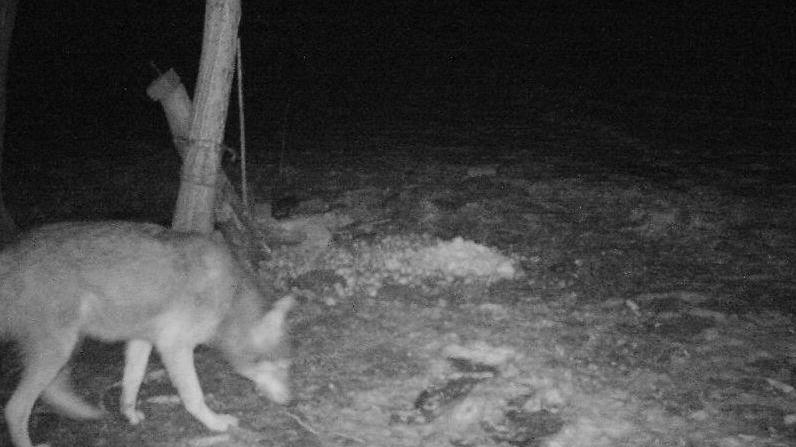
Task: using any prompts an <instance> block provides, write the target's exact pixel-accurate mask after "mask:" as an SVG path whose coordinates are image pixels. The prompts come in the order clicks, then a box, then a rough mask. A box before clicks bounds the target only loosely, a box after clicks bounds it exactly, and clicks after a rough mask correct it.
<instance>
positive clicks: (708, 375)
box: [0, 90, 796, 447]
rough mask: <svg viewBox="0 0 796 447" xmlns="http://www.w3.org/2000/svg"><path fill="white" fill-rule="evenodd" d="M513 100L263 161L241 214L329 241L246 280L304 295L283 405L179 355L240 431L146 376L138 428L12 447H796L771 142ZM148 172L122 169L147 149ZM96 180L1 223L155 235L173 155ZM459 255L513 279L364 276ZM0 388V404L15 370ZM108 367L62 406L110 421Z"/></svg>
mask: <svg viewBox="0 0 796 447" xmlns="http://www.w3.org/2000/svg"><path fill="white" fill-rule="evenodd" d="M524 94H525V97H524V98H523V99H522V101H520V103H518V104H514V105H512V104H507V105H506V109H505V111H504V112H502V113H467V114H463V115H462V116H461V119H458V120H451V119H446V120H436V119H434V117H433V116H432V117H426V116H414V117H412V118H411V119H402V120H395V121H391V120H384V119H380V120H375V122H373V123H368V122H363V123H359V124H358V125H357V126H355V127H354V126H351V127H346V126H329V127H328V128H324V129H323V131H318V132H316V133H315V134H314V135H312V136H307V137H302V138H299V137H292V139H291V140H290V142H289V145H288V148H287V151H288V152H287V153H286V154H285V157H284V159H283V161H282V162H281V163H279V162H278V160H276V158H278V157H271V158H268V157H263V158H264V161H263V162H262V163H259V164H258V163H253V166H250V169H251V172H250V178H251V179H252V183H253V189H254V195H255V197H256V198H257V200H258V203H259V204H260V207H259V208H258V209H259V210H260V212H263V213H266V212H267V206H266V205H263V203H265V202H266V201H268V202H272V203H271V209H272V210H273V212H274V213H275V214H280V215H284V216H287V217H286V220H285V221H290V220H291V219H305V221H304V222H306V221H307V219H310V220H311V219H316V220H314V221H313V222H315V227H314V228H321V229H324V230H325V231H326V233H323V234H321V235H320V236H319V237H318V238H319V239H318V240H320V241H321V242H323V243H322V244H318V245H316V246H314V247H313V248H312V250H310V251H307V250H304V251H300V250H297V249H296V247H295V246H291V245H289V244H285V245H278V246H275V247H274V256H273V258H272V260H271V261H269V262H265V263H263V265H261V266H260V267H261V272H262V274H263V278H264V279H265V280H267V281H271V282H272V283H273V284H275V285H276V287H277V288H278V289H279V290H280V293H281V291H285V290H286V289H287V288H292V289H293V290H294V292H296V293H297V294H298V295H299V296H300V297H301V305H300V306H299V308H298V309H297V310H295V311H294V312H293V313H292V315H291V317H290V319H291V335H292V337H293V340H294V347H295V363H294V371H293V387H294V389H295V393H296V399H295V402H294V403H293V404H291V405H289V406H286V407H281V406H278V405H274V404H271V403H268V402H267V401H265V400H264V399H262V398H259V397H257V396H256V395H255V394H254V393H253V387H252V386H251V385H250V384H249V383H247V382H246V381H245V380H244V379H242V378H239V377H235V376H234V375H233V374H232V372H231V370H230V369H229V368H228V367H227V366H226V365H224V364H223V362H222V361H221V360H220V359H219V358H218V357H217V356H216V354H215V353H213V352H212V351H209V350H200V352H199V355H198V356H197V357H198V360H197V363H198V371H199V375H200V377H201V380H202V384H203V386H204V390H205V393H206V395H207V400H208V402H209V405H210V406H211V407H212V408H214V409H217V410H220V411H225V412H230V413H233V414H235V415H237V416H238V417H240V419H241V421H242V422H241V427H240V428H239V429H236V430H233V431H231V432H228V433H221V434H216V433H210V432H208V431H206V430H205V429H204V428H203V427H202V426H201V425H200V424H199V423H198V422H197V421H195V420H193V419H192V418H191V417H190V416H188V415H187V413H186V412H185V410H184V409H183V408H182V407H181V406H180V405H179V401H178V399H177V398H176V397H175V394H174V390H173V388H171V385H170V384H169V382H168V380H167V379H166V378H165V377H164V376H163V374H162V367H160V366H159V364H158V363H157V362H156V361H153V362H152V363H151V364H150V376H149V378H148V381H147V382H146V383H145V385H144V386H143V389H142V392H141V408H142V409H143V411H145V413H146V414H147V419H146V421H145V422H144V423H142V424H141V425H139V426H136V427H131V426H129V425H127V424H126V423H125V422H124V421H123V419H122V418H121V417H118V416H114V417H111V418H109V419H107V420H103V421H99V422H96V421H95V422H74V421H70V420H68V419H64V418H61V417H59V416H57V415H53V414H51V413H48V412H47V411H46V408H44V407H41V408H39V409H37V411H36V412H35V414H34V417H33V418H32V433H33V436H34V441H38V442H44V441H45V440H46V441H48V442H50V444H51V445H52V446H73V445H96V446H141V445H147V446H166V445H169V446H254V445H273V446H451V445H452V446H522V447H534V446H550V447H553V446H561V447H574V446H584V447H586V446H717V447H718V446H721V447H734V446H788V445H794V444H796V390H794V387H795V386H796V333H795V332H794V331H795V330H796V325H794V312H795V311H796V280H794V278H795V277H796V276H795V275H794V273H796V266H795V264H794V256H795V255H796V224H794V216H796V183H794V179H796V177H795V176H794V173H796V165H794V164H793V163H794V158H796V157H793V150H794V147H793V143H794V141H796V138H794V136H796V135H794V129H796V126H794V122H793V119H785V118H782V119H777V118H771V117H768V118H761V117H758V116H755V115H754V114H735V113H731V112H729V111H727V110H724V109H722V108H721V105H720V104H707V103H704V102H700V100H699V98H683V97H671V96H667V95H663V94H655V93H650V92H637V93H635V94H634V95H628V96H627V98H623V99H616V100H614V101H611V102H608V101H596V100H595V101H591V100H588V99H583V98H580V99H577V98H572V97H568V96H564V95H561V94H558V93H555V92H551V91H543V90H540V91H527V92H525V93H524ZM406 115H408V116H411V113H407V114H406ZM388 123H389V124H388ZM265 140H266V139H264V140H263V141H265ZM279 141H280V139H279V138H278V137H274V138H273V141H272V142H271V143H269V144H270V147H271V150H272V151H278V150H279ZM95 144H97V145H110V146H114V147H117V148H121V147H125V148H130V147H133V148H135V147H137V145H138V144H141V145H144V146H146V145H149V143H136V142H135V141H133V140H131V139H125V140H123V141H116V140H111V141H102V142H97V143H95ZM150 146H152V145H150ZM155 146H157V145H155ZM250 147H252V146H251V145H250ZM155 149H156V150H153V149H151V147H150V148H149V149H147V148H143V149H141V150H139V151H138V152H137V153H139V154H158V152H157V151H161V150H162V151H164V152H167V151H170V149H169V148H168V147H167V145H166V144H163V145H161V146H160V147H156V148H155ZM271 153H272V154H273V153H274V152H271ZM112 157H113V155H108V156H107V159H106V158H102V157H101V156H98V157H95V158H92V159H90V160H88V159H86V158H80V159H76V160H73V161H71V162H69V161H60V162H58V163H55V162H51V163H50V164H49V165H48V164H46V163H44V164H42V165H40V166H44V167H39V168H37V169H39V170H38V171H36V172H38V173H39V176H40V177H39V180H41V179H42V178H43V179H45V180H46V179H50V183H58V182H61V183H70V182H73V183H74V184H76V185H77V184H80V185H82V186H80V187H75V188H71V189H69V190H68V191H66V190H64V189H58V191H59V192H58V194H55V193H54V191H55V190H56V188H54V187H51V186H46V184H47V183H48V182H47V181H41V182H40V183H37V184H35V185H34V184H32V183H30V184H25V183H20V186H18V192H19V191H22V192H24V193H25V195H26V197H28V198H32V201H30V202H24V201H22V200H20V199H14V195H13V193H10V194H8V195H9V196H10V197H9V201H10V202H11V205H12V207H15V209H17V210H18V215H19V216H20V218H19V220H21V221H22V222H23V223H36V222H41V221H44V220H58V219H59V218H76V217H79V218H89V217H93V218H98V217H131V216H132V217H137V216H144V215H145V217H146V218H149V219H155V220H158V219H162V218H163V217H166V218H167V216H168V203H169V200H170V199H169V197H170V196H169V194H171V192H172V191H174V190H175V188H176V178H177V174H176V172H177V171H176V170H173V171H172V170H171V169H172V168H173V167H175V166H177V163H176V161H175V160H174V159H173V157H174V156H173V154H171V153H168V154H167V155H164V156H163V157H162V158H164V159H167V160H166V161H161V158H158V156H157V155H152V156H150V155H142V156H139V157H138V158H137V159H136V160H133V161H130V162H129V163H128V162H126V161H119V160H118V159H114V163H113V164H109V163H108V161H109V160H111V159H112ZM170 157H172V158H170ZM254 158H255V160H256V156H255V157H254ZM266 158H268V159H267V160H266ZM231 175H232V176H233V177H234V176H235V175H234V174H231ZM147 177H150V178H151V177H154V178H158V179H160V178H162V179H164V180H163V181H162V182H160V183H158V182H149V186H147V185H143V183H144V182H142V180H143V179H146V178H147ZM275 178H277V179H278V178H281V179H282V180H281V181H280V183H279V188H278V196H274V195H273V194H274V193H273V189H272V188H273V185H274V180H273V179H275ZM53 179H57V180H53ZM87 179H93V180H87ZM109 179H111V180H109ZM167 179H168V180H167ZM81 182H82V183H81ZM92 182H94V183H92ZM152 184H154V186H152ZM131 185H139V186H137V187H134V186H131ZM141 185H143V186H141ZM147 188H150V189H147ZM155 190H157V191H155ZM114 194H115V195H114ZM17 197H18V196H17ZM111 197H115V199H111ZM15 200H16V201H15ZM32 203H36V205H35V206H34V205H32ZM103 204H107V206H105V205H103ZM98 208H99V209H100V212H99V213H97V211H96V210H97V209H98ZM153 210H155V211H153ZM164 210H165V211H164ZM319 216H320V217H319ZM456 237H461V238H463V239H464V240H466V241H474V242H476V243H478V244H481V245H483V246H487V247H491V248H493V249H494V250H495V251H496V252H499V253H501V254H502V255H505V256H506V257H507V258H508V259H510V260H511V262H512V263H513V265H514V266H515V267H516V270H517V274H516V275H514V277H512V279H501V280H494V279H485V278H466V277H455V278H438V277H435V276H434V275H432V274H428V275H425V274H424V272H422V271H413V272H411V273H410V274H408V275H406V276H405V277H403V279H404V280H396V278H395V277H394V276H390V275H387V274H383V271H382V270H383V268H384V265H383V264H382V263H379V262H378V259H380V258H379V256H388V255H389V254H390V253H395V252H397V251H402V250H414V249H417V248H418V247H426V246H430V245H433V244H435V243H437V242H438V241H439V240H442V241H449V240H452V239H454V238H456ZM8 355H9V351H8V350H7V349H6V350H5V351H3V357H4V359H6V358H8V359H11V357H9V356H8ZM3 365H4V366H3V368H2V370H3V374H2V382H0V396H2V400H3V401H5V400H6V399H7V398H8V396H9V395H10V392H11V391H12V389H13V383H14V380H15V371H16V364H15V363H14V362H13V361H4V362H3ZM121 366H122V365H121V355H120V351H119V346H113V347H106V346H100V345H95V344H88V345H87V346H86V347H85V349H84V350H83V352H82V353H81V354H80V355H79V356H78V358H77V359H76V363H75V366H74V376H75V380H76V382H77V385H78V388H79V389H80V390H81V392H83V393H85V394H86V395H87V396H88V398H89V399H93V400H94V401H101V402H103V404H104V405H105V406H106V407H107V408H108V409H111V410H113V409H114V408H116V407H115V406H116V400H117V398H118V386H117V383H116V382H117V381H118V380H119V379H120V377H121ZM2 432H3V433H4V434H3V436H6V435H5V428H4V427H3V429H2ZM3 442H5V443H7V442H8V441H7V438H0V443H3Z"/></svg>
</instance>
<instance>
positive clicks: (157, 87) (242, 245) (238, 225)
mask: <svg viewBox="0 0 796 447" xmlns="http://www.w3.org/2000/svg"><path fill="white" fill-rule="evenodd" d="M147 95H148V96H149V97H150V98H152V99H153V100H155V101H158V102H160V104H161V106H162V107H163V112H164V113H165V114H166V121H168V123H169V129H170V130H171V135H172V138H173V140H174V147H175V148H176V149H177V153H179V154H180V157H182V158H185V154H186V152H187V151H188V134H189V132H190V126H191V110H192V109H193V106H192V104H191V98H190V97H189V96H188V92H187V91H186V90H185V86H183V85H182V83H181V82H180V77H179V76H178V75H177V73H176V72H174V70H169V71H167V72H166V73H163V74H162V75H160V76H159V77H158V78H157V79H155V80H154V81H152V83H151V84H150V85H149V87H148V88H147ZM215 219H216V224H217V225H218V228H219V229H220V230H221V232H222V233H223V234H224V237H225V238H226V239H227V240H228V241H229V242H230V243H231V244H232V245H233V246H234V247H236V249H239V250H241V253H240V258H241V259H244V260H246V261H247V262H248V263H249V264H251V265H257V264H258V263H259V261H261V260H264V259H267V258H268V256H269V255H270V252H271V251H270V248H269V247H268V246H267V243H266V235H263V234H261V232H260V230H259V229H258V226H257V225H256V224H255V222H253V220H252V216H251V213H250V211H249V210H248V209H247V208H246V206H245V205H244V204H243V202H242V201H241V199H240V197H238V194H237V193H236V192H235V188H234V187H233V186H232V183H231V182H230V181H229V178H227V176H226V174H225V173H224V171H223V170H220V171H219V173H218V179H217V183H216V203H215ZM267 226H268V227H269V228H270V227H271V226H272V225H267Z"/></svg>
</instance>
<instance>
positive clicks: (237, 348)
mask: <svg viewBox="0 0 796 447" xmlns="http://www.w3.org/2000/svg"><path fill="white" fill-rule="evenodd" d="M294 304H295V299H294V298H293V297H292V296H290V295H288V296H286V297H284V298H282V299H280V300H279V301H277V302H276V303H274V306H273V308H272V309H271V310H270V311H268V313H266V314H265V315H263V316H262V317H261V318H260V319H259V320H256V321H254V322H253V323H252V324H250V325H246V324H244V325H243V326H239V325H236V327H234V328H228V332H227V334H235V335H236V336H234V337H227V338H226V339H225V340H220V341H221V348H222V351H223V352H224V355H225V356H226V358H227V361H229V363H230V364H231V365H232V367H233V368H235V371H237V372H238V374H240V375H242V376H243V377H246V378H248V379H249V380H251V381H252V382H254V384H255V386H256V387H257V391H258V392H260V393H262V394H264V395H265V396H267V397H268V398H269V399H271V400H272V401H274V402H276V403H280V404H284V403H287V402H288V401H290V385H289V383H290V380H289V376H290V363H291V362H290V343H289V341H288V340H287V328H286V324H285V318H286V316H287V313H288V311H290V308H292V307H293V305H294ZM228 323H229V324H235V322H232V321H230V322H228ZM245 326H248V327H245ZM230 329H231V330H230Z"/></svg>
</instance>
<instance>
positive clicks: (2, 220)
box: [0, 0, 17, 243]
mask: <svg viewBox="0 0 796 447" xmlns="http://www.w3.org/2000/svg"><path fill="white" fill-rule="evenodd" d="M16 17H17V0H0V167H2V165H3V152H4V150H5V136H6V111H7V110H8V109H7V107H8V104H7V102H8V97H7V95H6V92H7V88H8V62H9V55H10V53H11V36H12V34H13V32H14V22H15V21H16ZM0 178H2V177H0ZM16 232H17V226H16V225H15V224H14V220H13V219H11V216H10V215H9V214H8V210H6V206H5V202H3V191H2V188H0V243H4V242H8V241H9V240H11V239H13V237H14V235H15V234H16Z"/></svg>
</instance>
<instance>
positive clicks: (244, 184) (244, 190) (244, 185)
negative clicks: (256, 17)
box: [237, 37, 250, 209]
mask: <svg viewBox="0 0 796 447" xmlns="http://www.w3.org/2000/svg"><path fill="white" fill-rule="evenodd" d="M237 53H238V122H239V124H240V193H241V200H242V201H243V206H244V207H245V208H246V209H250V208H249V182H248V176H247V175H246V115H245V114H244V113H243V54H242V53H243V51H242V49H241V44H240V37H238V51H237Z"/></svg>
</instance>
